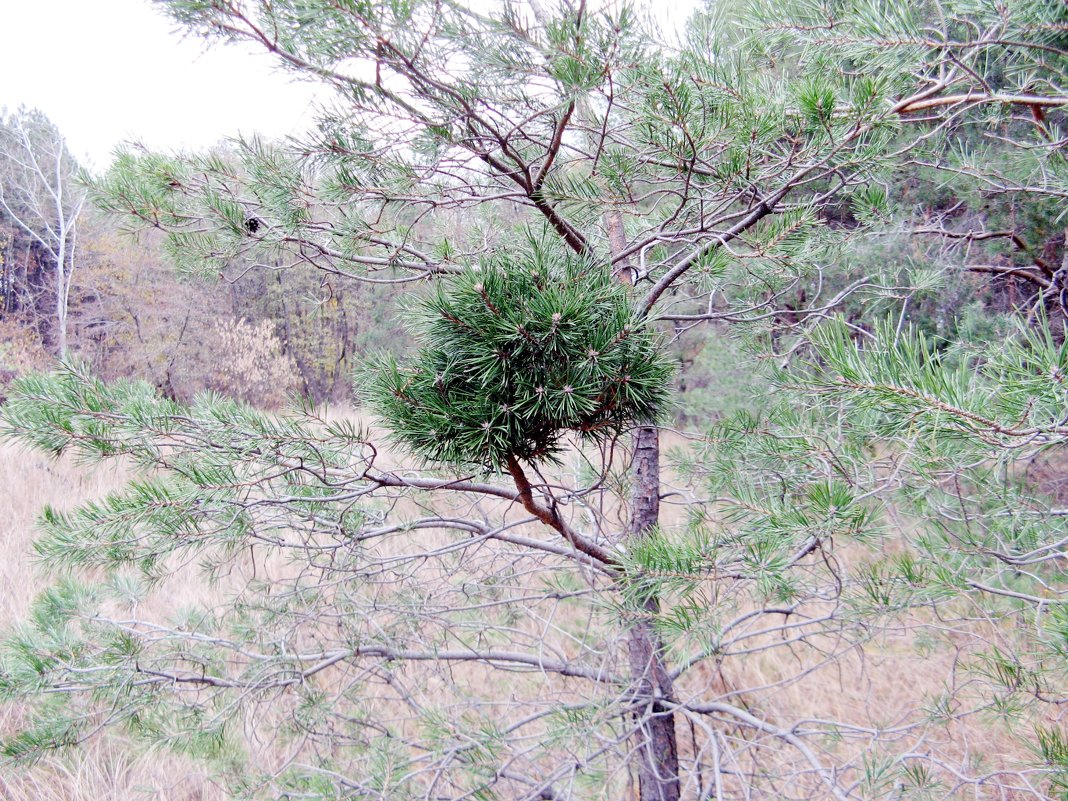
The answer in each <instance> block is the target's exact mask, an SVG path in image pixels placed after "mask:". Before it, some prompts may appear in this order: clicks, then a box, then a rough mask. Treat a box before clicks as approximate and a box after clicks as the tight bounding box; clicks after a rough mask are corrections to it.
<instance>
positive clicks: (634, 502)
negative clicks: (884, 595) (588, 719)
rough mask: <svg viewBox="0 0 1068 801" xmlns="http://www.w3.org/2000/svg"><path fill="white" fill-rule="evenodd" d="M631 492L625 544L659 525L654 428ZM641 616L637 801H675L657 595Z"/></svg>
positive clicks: (613, 239)
mask: <svg viewBox="0 0 1068 801" xmlns="http://www.w3.org/2000/svg"><path fill="white" fill-rule="evenodd" d="M604 221H605V225H606V226H607V228H608V241H609V244H610V247H611V250H612V254H613V256H614V255H615V254H617V253H623V252H625V251H626V234H625V232H624V229H623V216H622V215H621V214H620V213H619V212H618V211H616V210H614V209H613V210H610V211H608V212H606V213H605V215H604ZM615 276H616V278H617V279H619V280H620V281H622V282H624V283H628V284H629V283H633V281H634V278H635V275H634V269H633V267H632V265H631V263H630V259H628V258H623V259H620V260H619V262H618V263H617V264H615ZM632 471H633V476H634V493H633V495H632V496H631V501H630V526H629V528H628V530H627V533H626V539H628V540H637V539H641V538H642V537H645V536H647V535H648V534H649V532H651V531H652V530H654V529H655V528H656V526H657V524H658V523H659V521H660V432H659V430H658V429H657V427H656V426H652V425H650V426H641V427H640V428H638V429H637V431H635V432H634V464H633V466H632ZM643 607H644V608H643V609H642V612H643V613H644V614H645V617H643V618H642V619H640V620H639V621H638V622H637V623H635V624H634V625H633V626H632V627H631V629H630V632H629V633H628V640H627V656H628V659H629V662H630V677H631V682H632V686H631V691H632V692H633V693H634V700H635V702H636V708H635V710H634V713H633V714H634V723H635V731H636V737H637V738H638V742H637V755H638V797H639V799H640V801H678V799H679V797H680V794H681V787H680V784H679V749H678V740H677V737H676V735H675V713H674V712H673V710H672V706H671V704H672V702H673V701H674V686H673V682H672V680H671V675H670V673H669V672H668V670H667V666H666V665H665V663H664V644H663V642H662V641H661V640H660V635H659V634H657V632H656V629H655V628H654V627H653V625H652V619H653V618H654V617H655V616H656V614H657V613H658V612H659V611H660V601H659V599H658V598H657V597H656V596H655V595H650V596H649V597H648V598H646V600H645V602H644V604H643Z"/></svg>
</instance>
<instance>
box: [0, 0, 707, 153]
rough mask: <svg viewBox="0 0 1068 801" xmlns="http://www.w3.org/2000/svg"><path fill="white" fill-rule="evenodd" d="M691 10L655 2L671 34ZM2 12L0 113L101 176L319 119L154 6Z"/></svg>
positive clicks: (273, 74) (305, 94) (74, 3)
mask: <svg viewBox="0 0 1068 801" xmlns="http://www.w3.org/2000/svg"><path fill="white" fill-rule="evenodd" d="M495 1H496V0H476V2H478V3H480V4H482V3H484V4H492V3H494V2H495ZM694 5H695V0H650V7H651V10H652V11H653V13H654V15H655V16H656V17H658V18H659V20H660V22H661V24H662V25H667V26H669V27H674V26H675V25H678V24H679V23H680V22H681V21H682V19H684V18H685V17H686V16H687V15H688V13H689V12H690V11H691V10H692V9H693V7H694ZM0 12H2V25H0V106H7V107H8V108H9V109H12V108H15V107H17V106H19V105H20V104H24V105H27V106H30V107H36V108H39V109H41V110H42V111H44V112H45V113H46V114H47V115H48V116H49V117H50V118H51V119H52V121H53V122H55V123H56V124H57V125H58V126H59V128H60V130H61V131H62V132H63V134H64V135H65V136H66V137H67V141H68V144H69V146H70V149H71V151H72V152H73V153H74V155H75V156H76V157H77V158H79V159H80V160H82V162H83V163H84V164H86V165H87V166H90V167H91V168H93V169H94V170H103V169H105V168H106V167H107V165H108V164H109V163H110V161H111V153H112V151H113V150H114V149H115V147H116V146H117V145H118V144H119V143H120V142H122V141H124V140H136V141H141V142H144V143H145V144H146V145H149V146H150V147H152V148H155V149H178V148H188V149H201V148H205V147H208V146H210V145H212V144H214V143H216V142H218V141H219V140H220V139H223V138H224V137H227V136H234V135H237V134H238V133H247V134H250V133H254V132H256V133H262V134H265V135H267V136H271V137H280V136H284V135H285V134H289V133H300V132H303V131H304V130H306V129H307V128H308V127H309V126H310V123H311V121H312V119H313V116H314V110H315V102H316V97H315V94H314V92H313V89H312V87H311V86H310V85H309V84H306V83H298V82H294V81H292V80H291V78H290V77H289V75H287V74H284V73H281V72H280V71H278V70H276V69H275V68H274V67H273V61H272V59H271V58H270V57H269V56H267V55H265V54H262V53H258V52H256V51H254V50H252V49H251V48H249V49H243V48H241V47H238V46H227V47H222V46H220V45H218V44H216V45H214V46H213V47H212V48H211V49H210V50H209V49H207V48H206V47H205V44H204V42H203V41H202V40H198V39H193V38H185V39H183V38H182V37H181V36H180V35H179V34H178V33H176V32H175V25H174V24H173V23H171V22H170V21H169V20H168V19H167V18H166V17H164V16H163V15H162V14H161V13H159V12H158V11H157V10H156V9H155V7H153V5H152V4H151V3H150V2H149V0H30V2H17V0H0ZM320 91H322V90H320ZM322 97H323V98H324V99H325V97H326V96H325V95H322Z"/></svg>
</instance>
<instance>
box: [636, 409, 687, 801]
mask: <svg viewBox="0 0 1068 801" xmlns="http://www.w3.org/2000/svg"><path fill="white" fill-rule="evenodd" d="M659 518H660V435H659V431H658V430H657V428H656V427H655V426H643V427H641V428H639V429H638V430H637V431H636V432H635V435H634V495H633V497H632V499H631V509H630V531H629V532H628V538H630V539H637V538H641V537H644V536H645V535H646V534H647V533H648V532H649V531H650V530H651V529H652V528H653V527H655V526H656V524H657V522H658V520H659ZM659 610H660V603H659V601H658V600H657V598H656V597H651V598H649V599H647V600H646V602H645V611H646V612H648V613H649V615H650V617H651V616H652V615H655V614H656V613H657V612H659ZM628 636H629V641H628V651H629V657H630V671H631V679H632V681H633V692H634V698H635V701H636V702H637V709H636V710H635V712H634V720H635V724H636V727H637V736H638V738H639V741H638V744H637V754H638V792H639V798H640V799H641V801H678V799H679V796H680V787H679V753H678V743H677V740H676V736H675V714H674V712H673V711H672V709H671V706H670V704H671V703H672V702H673V701H674V687H673V683H672V680H671V675H670V674H669V673H668V670H667V667H666V665H665V664H664V646H663V643H662V642H661V641H660V636H659V635H658V634H657V633H656V630H655V629H654V628H653V626H652V624H651V623H650V622H649V621H648V620H642V621H640V622H638V623H636V624H635V625H634V626H633V627H632V628H631V630H630V632H629V635H628Z"/></svg>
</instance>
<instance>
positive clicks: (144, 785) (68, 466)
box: [0, 446, 1024, 801]
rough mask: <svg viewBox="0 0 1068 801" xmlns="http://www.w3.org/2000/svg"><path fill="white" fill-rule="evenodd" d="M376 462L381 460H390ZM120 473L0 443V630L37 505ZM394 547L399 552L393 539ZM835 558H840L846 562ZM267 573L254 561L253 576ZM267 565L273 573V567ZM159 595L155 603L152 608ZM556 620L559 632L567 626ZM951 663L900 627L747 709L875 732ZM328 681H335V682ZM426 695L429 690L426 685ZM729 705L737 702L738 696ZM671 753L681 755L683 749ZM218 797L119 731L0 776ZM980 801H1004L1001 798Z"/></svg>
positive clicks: (782, 673) (5, 717) (118, 481)
mask: <svg viewBox="0 0 1068 801" xmlns="http://www.w3.org/2000/svg"><path fill="white" fill-rule="evenodd" d="M383 461H392V457H391V456H387V457H386V459H384V460H383ZM129 477H130V471H129V469H128V468H126V467H125V466H124V465H122V464H121V463H120V464H106V465H94V466H92V467H84V466H79V465H76V464H73V463H71V462H70V461H69V460H66V459H61V460H59V461H54V460H50V459H48V458H47V457H43V456H41V455H39V454H37V453H32V452H27V451H23V450H20V449H17V448H15V447H13V446H0V509H5V510H6V511H7V514H5V515H3V518H2V519H0V549H2V550H0V628H8V627H9V626H10V625H11V624H12V623H14V622H16V621H17V620H18V619H19V618H21V617H22V616H24V615H25V613H26V612H27V610H28V608H29V605H30V602H31V601H32V597H33V594H34V592H35V590H36V589H37V588H38V587H40V586H41V584H42V582H43V581H44V579H45V577H44V576H43V575H42V574H41V573H40V572H39V570H38V568H37V567H36V566H35V564H34V562H33V557H32V553H33V551H32V542H33V539H34V520H35V518H36V517H37V515H38V514H39V513H40V510H41V508H42V507H43V506H44V505H45V504H50V505H53V506H55V507H58V508H60V509H66V508H71V507H73V506H75V505H77V504H79V503H82V502H84V501H87V500H90V499H93V498H98V497H101V496H103V495H104V494H106V493H108V492H109V491H114V490H118V489H119V488H120V487H121V486H122V485H123V484H124V482H125V481H126V480H127V479H128V478H129ZM489 506H500V507H501V508H494V509H489V508H488V507H489ZM483 511H485V512H491V513H492V512H500V513H504V512H505V509H504V506H503V505H501V504H488V505H487V508H486V509H483ZM682 511H683V510H682V509H681V508H676V509H671V508H666V509H665V517H681V514H682ZM420 536H421V537H422V539H421V541H420V543H419V544H421V545H423V546H424V547H425V546H426V545H428V544H430V545H433V544H444V543H445V542H446V539H447V535H446V534H445V533H444V532H434V531H427V532H425V533H424V534H423V535H420ZM427 538H430V539H429V540H428V539H427ZM438 540H440V542H438ZM407 544H408V545H411V544H413V543H410V542H409V543H407ZM393 547H400V548H401V549H403V548H404V547H405V543H404V540H403V538H400V541H399V542H398V543H397V544H396V545H395V546H393ZM841 556H842V557H843V558H848V554H841ZM856 558H858V559H860V558H864V554H859V553H858V554H856ZM269 567H270V566H269V565H267V564H261V565H260V569H261V570H262V569H267V568H269ZM276 569H278V570H279V571H284V567H282V566H280V565H279V566H277V567H276ZM238 572H241V568H240V566H239V567H238ZM164 598H165V602H163V601H162V600H161V599H164ZM208 599H209V593H208V592H207V590H206V589H205V586H204V584H203V582H202V581H200V580H199V579H197V578H192V577H191V575H190V573H189V572H186V573H185V575H184V576H178V577H176V578H172V579H171V580H169V581H168V582H167V583H166V585H165V586H164V587H162V588H161V589H160V590H158V591H157V592H156V593H155V594H154V596H153V597H152V598H150V599H149V600H148V601H147V602H146V603H145V604H144V605H143V606H141V607H140V608H139V610H138V611H139V614H140V615H142V616H144V617H147V618H153V617H156V616H159V617H161V618H162V617H164V616H165V613H166V611H167V609H173V608H174V607H175V605H180V604H185V603H189V602H193V601H195V600H201V601H203V600H208ZM558 622H560V621H558ZM562 624H563V625H566V621H562ZM959 656H960V654H959V653H955V652H954V650H953V649H952V648H948V647H943V648H942V649H941V650H938V651H934V652H930V653H926V654H925V655H924V656H923V657H920V656H919V655H918V652H917V650H916V648H915V638H914V634H913V632H910V631H906V632H904V633H903V634H902V635H901V636H899V637H888V638H884V639H883V640H881V641H880V642H879V643H878V644H877V645H875V646H874V647H871V648H869V649H867V650H866V651H865V652H864V653H863V654H862V653H860V652H854V653H851V654H850V655H848V656H847V657H846V658H844V659H842V660H841V661H840V663H839V664H838V665H837V666H836V667H835V668H834V669H833V670H830V671H827V670H823V671H820V672H818V673H814V674H812V676H811V677H810V678H808V679H804V680H802V681H799V682H796V683H790V684H788V685H787V686H785V687H784V688H783V690H782V691H781V692H776V693H774V694H772V695H765V696H764V704H765V705H767V704H771V705H772V707H771V708H769V707H767V706H765V707H764V708H761V709H753V711H756V712H760V713H762V714H766V715H768V717H769V718H770V719H777V720H782V721H787V720H796V719H801V718H806V717H813V718H815V717H818V718H837V719H842V720H851V721H855V722H857V723H858V724H861V725H864V724H869V725H874V726H881V725H886V724H887V723H889V722H891V721H893V720H895V719H898V718H899V716H900V715H901V714H903V713H906V712H907V711H909V710H911V709H914V708H915V707H916V705H917V699H919V698H922V697H924V696H929V697H934V696H936V695H937V694H938V693H939V692H940V691H941V689H942V688H943V687H945V686H946V684H947V683H948V682H951V681H953V676H954V671H955V669H956V667H957V660H958V657H959ZM795 659H796V654H791V653H790V652H789V651H787V650H784V649H774V650H769V651H767V652H765V653H762V654H760V655H758V656H757V657H755V658H753V659H752V660H749V661H748V662H747V663H746V666H745V667H746V675H745V677H744V679H743V678H742V677H739V676H731V675H729V674H727V675H723V674H719V673H713V672H712V670H711V669H709V668H708V667H700V668H696V669H695V670H694V671H692V672H691V673H690V674H689V675H688V676H687V677H685V678H684V680H683V681H681V682H680V685H679V691H680V697H683V698H686V699H688V700H716V699H717V697H721V696H723V695H724V693H727V694H729V693H730V690H731V688H732V686H745V687H759V686H761V685H773V684H775V683H777V682H779V681H780V680H781V679H783V678H784V677H786V676H788V675H792V674H793V673H796V671H797V669H798V664H797V662H796V661H794V660H795ZM452 675H453V678H454V679H455V680H458V681H460V682H469V683H470V684H471V685H472V686H474V685H480V686H482V687H483V688H485V687H486V686H487V684H486V682H493V681H495V679H494V678H493V677H492V671H489V672H487V671H486V670H485V669H484V667H483V666H477V665H470V666H463V667H460V666H458V667H457V668H455V669H454V672H453V674H452ZM538 678H539V677H538V676H530V677H527V679H528V680H527V681H516V682H515V683H514V684H512V685H511V686H510V687H507V688H502V692H503V691H504V690H505V689H507V690H508V691H509V692H511V693H512V694H513V697H514V695H515V694H516V693H517V692H518V693H519V694H520V695H526V696H527V697H528V698H531V699H532V700H533V699H534V698H537V697H538V696H539V695H540V696H541V700H542V701H544V700H546V698H545V693H549V694H550V695H552V694H559V693H566V689H565V688H564V685H561V686H559V687H551V686H549V685H540V689H539V685H538V683H537V679H538ZM541 678H544V677H541ZM337 679H338V680H339V681H341V680H342V677H341V676H340V675H339V676H338V677H337ZM550 684H551V683H550ZM427 689H428V690H432V689H433V683H432V682H431V683H430V684H429V685H428V688H427ZM440 689H445V688H440ZM732 700H733V701H734V702H736V703H737V702H741V703H743V704H744V703H745V702H746V699H745V697H744V696H743V697H741V698H734V699H732ZM20 714H22V710H20V709H19V708H18V707H16V706H7V707H3V706H0V733H3V732H4V731H5V730H10V729H11V728H12V726H13V724H15V723H16V721H17V719H18V717H19V715H20ZM945 736H947V737H948V738H950V740H952V741H954V742H955V744H956V745H954V743H948V744H944V745H948V748H946V749H945V751H948V752H959V753H962V754H963V753H971V754H982V755H984V756H985V757H987V758H991V757H992V758H994V760H995V763H996V762H997V761H999V758H1000V759H1005V761H1006V762H1009V763H1011V762H1017V763H1018V761H1019V759H1021V758H1022V757H1023V756H1024V755H1023V754H1021V753H1018V752H1017V753H1015V754H1008V753H1006V750H1005V746H1006V743H1005V741H1004V736H1003V734H999V732H998V730H997V729H996V728H993V727H991V726H990V724H989V722H988V721H983V720H981V719H978V718H967V719H965V721H964V722H962V723H959V724H955V725H954V726H953V727H952V728H951V729H950V730H948V731H947V732H946V733H945ZM267 739H268V740H270V737H268V738H267ZM682 747H683V748H684V749H685V748H686V744H685V743H683V744H682ZM265 748H266V749H268V750H269V749H270V748H271V746H270V745H269V744H266V745H265ZM253 750H256V751H260V754H259V755H258V756H260V757H262V758H263V759H266V760H267V761H270V762H273V761H274V760H273V759H272V758H271V754H269V753H264V752H263V750H262V749H261V748H254V749H253ZM224 797H225V796H224V794H223V793H222V791H221V790H220V789H219V788H218V787H217V786H215V785H214V784H213V783H212V782H211V780H210V778H209V777H208V776H207V775H206V774H205V773H204V772H203V770H202V768H200V767H198V766H197V765H196V763H194V762H192V761H190V760H188V759H186V758H183V757H180V756H175V755H172V754H169V753H160V752H146V751H144V750H143V749H141V748H139V747H137V746H135V745H134V744H133V743H132V742H130V741H128V740H125V739H123V738H122V736H121V735H119V734H110V735H107V736H104V737H99V738H96V739H94V740H93V741H92V742H91V743H90V744H89V745H87V746H86V747H85V748H82V749H78V750H76V751H74V752H72V753H69V754H66V755H65V756H63V757H61V758H57V759H53V760H50V761H47V762H44V763H42V764H39V765H37V766H34V767H33V768H31V769H26V770H20V771H17V772H9V773H7V774H5V775H0V801H24V800H25V801H29V799H45V800H46V801H51V800H52V799H55V801H61V800H62V801H68V800H69V801H82V800H83V799H84V801H89V800H90V799H92V800H93V801H96V800H97V799H113V800H114V801H127V800H129V801H133V800H134V799H158V800H159V801H194V799H196V800H198V801H215V799H222V798H224ZM977 797H979V796H977ZM982 797H986V796H982ZM989 797H991V798H993V797H1006V798H1008V797H1011V794H1010V796H1004V795H1002V796H996V795H995V796H989Z"/></svg>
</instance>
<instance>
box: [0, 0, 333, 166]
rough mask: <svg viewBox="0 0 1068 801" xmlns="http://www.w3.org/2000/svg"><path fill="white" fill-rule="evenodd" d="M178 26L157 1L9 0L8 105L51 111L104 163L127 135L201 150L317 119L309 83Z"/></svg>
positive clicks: (4, 99)
mask: <svg viewBox="0 0 1068 801" xmlns="http://www.w3.org/2000/svg"><path fill="white" fill-rule="evenodd" d="M175 31H176V26H175V25H174V24H173V23H172V22H171V21H170V20H169V19H167V18H166V17H164V16H163V15H162V14H161V13H160V12H159V11H157V10H156V9H155V8H154V7H153V6H152V5H151V4H150V3H149V2H148V0H29V2H25V1H24V0H0V106H7V107H8V108H9V109H12V108H14V107H17V106H18V105H20V104H25V105H27V106H30V107H36V108H39V109H41V110H42V111H43V112H45V114H47V115H48V116H49V117H50V118H51V119H52V121H53V122H55V123H56V124H57V125H58V126H59V129H60V131H61V132H62V133H63V134H64V135H65V136H66V137H67V142H68V145H69V147H70V149H71V152H72V153H73V154H74V155H75V156H76V157H77V158H79V159H83V160H84V163H86V164H87V166H90V167H92V168H93V169H97V170H101V169H104V168H106V167H107V165H108V164H109V163H110V161H111V152H112V150H113V149H114V148H115V147H116V145H118V144H119V143H120V142H122V141H124V140H131V139H132V140H137V141H142V142H144V143H145V144H147V145H149V146H151V147H153V148H158V149H172V148H191V149H199V148H204V147H207V146H209V145H212V144H215V143H216V142H218V141H219V140H220V139H222V138H224V137H226V136H233V135H236V134H237V133H239V132H244V133H252V132H259V133H263V134H266V135H268V136H283V135H285V134H288V133H298V132H301V131H303V130H304V129H305V128H307V127H308V126H309V124H310V122H311V119H312V114H313V110H314V98H313V91H312V87H311V86H310V85H309V84H303V83H296V82H293V81H292V80H291V79H290V77H289V76H288V75H285V74H282V73H281V72H279V71H277V70H276V69H274V67H273V62H272V59H271V58H270V57H269V56H267V55H264V54H260V53H256V52H254V51H252V50H251V49H248V50H245V49H240V48H238V47H233V46H231V47H220V46H218V45H215V46H213V47H211V48H210V49H207V48H206V46H205V43H204V42H203V41H202V40H198V39H193V38H186V39H182V38H181V37H180V36H179V35H178V34H177V33H176V32H175Z"/></svg>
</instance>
